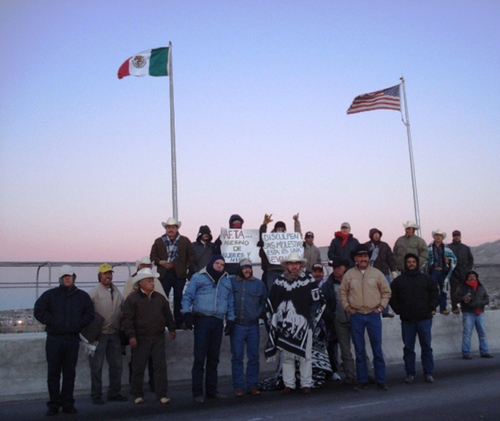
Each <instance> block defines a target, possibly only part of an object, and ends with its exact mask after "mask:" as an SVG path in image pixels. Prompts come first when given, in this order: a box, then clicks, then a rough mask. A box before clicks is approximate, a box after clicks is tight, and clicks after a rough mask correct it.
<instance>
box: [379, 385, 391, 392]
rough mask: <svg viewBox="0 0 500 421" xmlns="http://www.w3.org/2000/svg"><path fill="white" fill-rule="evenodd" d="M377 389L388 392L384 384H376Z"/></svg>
mask: <svg viewBox="0 0 500 421" xmlns="http://www.w3.org/2000/svg"><path fill="white" fill-rule="evenodd" d="M377 388H378V389H380V390H382V391H384V392H387V391H388V390H389V388H388V387H387V385H386V384H385V383H377Z"/></svg>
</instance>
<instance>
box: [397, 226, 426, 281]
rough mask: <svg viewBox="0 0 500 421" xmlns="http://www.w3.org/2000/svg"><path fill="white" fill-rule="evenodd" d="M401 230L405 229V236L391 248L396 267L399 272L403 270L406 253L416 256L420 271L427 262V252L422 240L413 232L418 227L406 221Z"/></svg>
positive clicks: (418, 227)
mask: <svg viewBox="0 0 500 421" xmlns="http://www.w3.org/2000/svg"><path fill="white" fill-rule="evenodd" d="M403 228H404V229H405V235H403V236H401V237H399V238H398V239H397V240H396V243H395V244H394V248H393V252H394V257H395V258H396V267H397V269H398V270H399V271H400V272H403V271H404V270H405V264H404V257H405V256H406V255H407V254H408V253H412V254H416V255H417V256H418V260H419V262H420V269H422V266H423V265H424V264H425V262H426V261H427V257H428V256H429V252H428V250H427V244H425V241H424V239H423V238H420V237H419V236H418V235H416V234H415V231H416V230H418V229H420V226H419V225H417V224H415V222H413V221H407V222H406V224H403Z"/></svg>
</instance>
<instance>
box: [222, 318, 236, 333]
mask: <svg viewBox="0 0 500 421" xmlns="http://www.w3.org/2000/svg"><path fill="white" fill-rule="evenodd" d="M233 330H234V321H233V320H228V321H226V327H225V328H224V335H226V336H231V335H232V333H233Z"/></svg>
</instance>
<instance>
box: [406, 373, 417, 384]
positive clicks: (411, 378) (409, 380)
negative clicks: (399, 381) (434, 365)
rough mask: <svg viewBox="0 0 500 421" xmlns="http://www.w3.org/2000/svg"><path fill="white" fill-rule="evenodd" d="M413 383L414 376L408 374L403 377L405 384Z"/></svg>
mask: <svg viewBox="0 0 500 421" xmlns="http://www.w3.org/2000/svg"><path fill="white" fill-rule="evenodd" d="M414 381H415V376H412V375H411V374H408V375H407V376H406V377H405V383H408V384H412V383H413V382H414Z"/></svg>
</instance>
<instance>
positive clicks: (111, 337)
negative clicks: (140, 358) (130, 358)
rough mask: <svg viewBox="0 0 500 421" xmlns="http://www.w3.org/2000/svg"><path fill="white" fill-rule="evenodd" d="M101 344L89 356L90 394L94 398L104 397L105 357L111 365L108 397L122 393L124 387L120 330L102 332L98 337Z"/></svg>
mask: <svg viewBox="0 0 500 421" xmlns="http://www.w3.org/2000/svg"><path fill="white" fill-rule="evenodd" d="M97 340H98V341H99V345H97V349H96V350H95V353H94V355H93V356H90V357H89V365H90V384H91V386H90V396H91V397H92V398H97V397H102V366H103V365H104V357H106V360H107V361H108V366H109V388H108V397H114V396H116V395H118V393H120V390H121V387H122V366H123V360H122V344H121V342H120V334H119V333H118V332H115V333H111V334H106V333H101V334H100V335H99V337H98V338H97Z"/></svg>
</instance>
